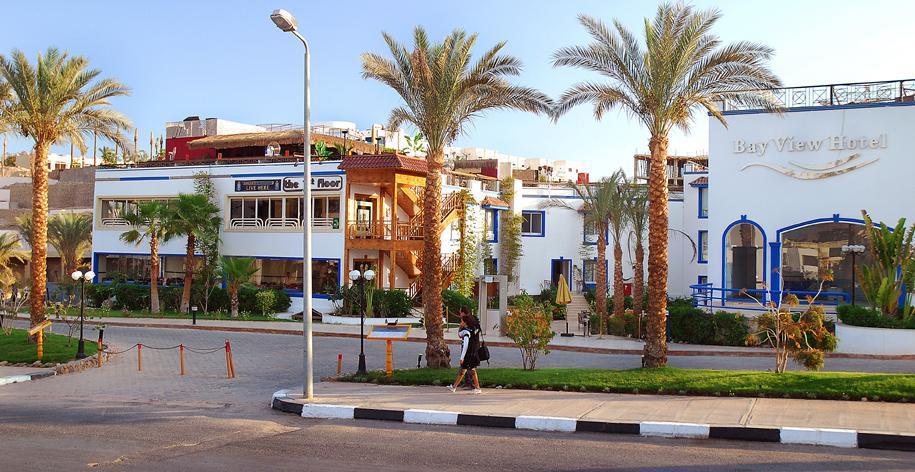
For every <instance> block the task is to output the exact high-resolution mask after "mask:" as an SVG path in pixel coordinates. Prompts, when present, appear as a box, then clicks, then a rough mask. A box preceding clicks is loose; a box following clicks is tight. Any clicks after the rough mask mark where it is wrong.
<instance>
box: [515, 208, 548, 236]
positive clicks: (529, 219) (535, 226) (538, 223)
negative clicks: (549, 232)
mask: <svg viewBox="0 0 915 472" xmlns="http://www.w3.org/2000/svg"><path fill="white" fill-rule="evenodd" d="M545 234H546V211H545V210H524V211H522V212H521V236H528V237H535V238H542V237H543V236H544V235H545Z"/></svg>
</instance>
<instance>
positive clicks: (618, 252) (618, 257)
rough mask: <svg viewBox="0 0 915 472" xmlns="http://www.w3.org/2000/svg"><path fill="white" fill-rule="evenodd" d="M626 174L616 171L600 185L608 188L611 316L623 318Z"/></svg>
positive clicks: (624, 296)
mask: <svg viewBox="0 0 915 472" xmlns="http://www.w3.org/2000/svg"><path fill="white" fill-rule="evenodd" d="M626 183H627V182H626V174H625V173H624V172H623V171H622V170H618V171H616V172H614V173H613V175H611V176H610V178H609V179H607V180H606V181H602V182H601V185H607V186H609V187H610V188H609V189H608V190H607V193H608V194H609V195H610V201H609V206H608V207H607V220H608V221H609V222H610V234H611V235H612V236H613V315H614V316H623V312H624V310H625V309H626V304H625V298H626V292H625V291H624V287H623V245H622V241H623V233H625V231H626V226H627V224H628V218H627V216H628V215H627V213H626V197H627V195H626Z"/></svg>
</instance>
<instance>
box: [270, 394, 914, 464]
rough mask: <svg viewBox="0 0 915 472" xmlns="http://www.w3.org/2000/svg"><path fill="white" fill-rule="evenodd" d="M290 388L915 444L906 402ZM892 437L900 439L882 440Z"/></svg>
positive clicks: (443, 407) (699, 433) (345, 406)
mask: <svg viewBox="0 0 915 472" xmlns="http://www.w3.org/2000/svg"><path fill="white" fill-rule="evenodd" d="M290 392H293V390H285V391H280V392H277V393H276V394H274V401H273V407H274V408H277V409H280V410H284V411H292V412H296V413H300V414H301V415H302V416H306V417H319V418H347V417H349V418H356V419H359V418H365V419H388V420H400V421H405V422H419V423H432V424H466V425H476V426H496V427H514V428H519V429H537V430H550V431H593V432H614V433H630V434H642V435H645V436H649V435H652V436H666V437H692V438H708V437H713V438H716V437H717V438H722V439H742V440H754V441H767V442H783V443H800V444H821V445H832V446H840V447H878V448H892V449H903V450H915V407H913V405H911V404H903V403H878V402H850V401H828V400H797V399H776V398H731V397H728V398H719V397H686V396H663V395H624V394H603V393H577V392H548V391H534V390H509V389H487V390H485V391H484V393H483V394H482V395H472V394H470V393H469V392H466V391H465V392H459V393H451V392H449V391H448V390H447V389H446V388H445V387H407V386H391V385H375V384H356V383H344V382H322V383H320V384H318V385H316V389H315V396H316V398H315V400H313V401H312V402H305V401H303V400H302V397H301V395H299V394H292V393H290ZM294 392H297V393H298V392H301V389H295V390H294ZM360 412H361V413H360ZM543 415H549V416H543ZM460 417H463V418H464V420H463V421H462V420H461V418H460ZM411 418H412V419H414V420H415V421H411ZM888 444H889V445H895V447H879V446H881V445H883V446H887V445H888Z"/></svg>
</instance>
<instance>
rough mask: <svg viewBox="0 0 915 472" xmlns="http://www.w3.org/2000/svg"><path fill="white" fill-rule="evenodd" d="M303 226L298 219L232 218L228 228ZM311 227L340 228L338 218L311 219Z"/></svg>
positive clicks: (266, 228)
mask: <svg viewBox="0 0 915 472" xmlns="http://www.w3.org/2000/svg"><path fill="white" fill-rule="evenodd" d="M302 226H303V224H302V220H301V219H299V218H232V219H230V220H229V227H230V228H262V229H265V230H267V231H269V230H270V229H298V228H301V227H302ZM311 227H312V228H314V229H319V230H327V231H332V230H336V229H339V228H340V219H339V218H312V224H311Z"/></svg>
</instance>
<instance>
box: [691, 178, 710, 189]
mask: <svg viewBox="0 0 915 472" xmlns="http://www.w3.org/2000/svg"><path fill="white" fill-rule="evenodd" d="M689 184H690V185H692V186H693V187H699V186H702V185H708V177H699V178H698V179H696V180H694V181H692V182H690V183H689Z"/></svg>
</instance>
